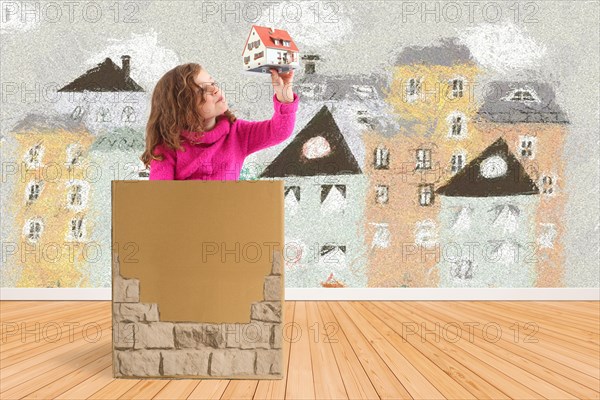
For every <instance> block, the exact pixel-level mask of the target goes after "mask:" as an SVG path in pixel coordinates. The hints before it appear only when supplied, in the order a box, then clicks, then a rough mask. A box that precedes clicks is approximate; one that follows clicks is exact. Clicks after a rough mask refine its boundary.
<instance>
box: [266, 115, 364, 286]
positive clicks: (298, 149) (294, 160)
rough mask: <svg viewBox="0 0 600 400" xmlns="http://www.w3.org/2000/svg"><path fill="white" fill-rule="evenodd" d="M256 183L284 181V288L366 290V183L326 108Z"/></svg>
mask: <svg viewBox="0 0 600 400" xmlns="http://www.w3.org/2000/svg"><path fill="white" fill-rule="evenodd" d="M260 178H261V179H272V178H276V179H282V178H283V179H284V180H285V225H286V245H285V249H286V254H285V263H286V268H287V269H286V282H287V283H286V285H287V286H288V287H321V286H322V287H330V286H331V285H330V284H331V281H332V280H335V281H336V282H337V284H336V285H335V286H345V287H365V286H366V283H367V281H366V274H365V268H364V265H365V246H364V243H363V240H364V238H363V233H362V229H361V228H362V223H361V220H362V215H363V207H364V190H365V177H364V175H363V174H362V171H361V169H360V167H359V165H358V163H357V162H356V159H355V158H354V156H353V154H352V152H351V151H350V148H349V147H348V145H347V143H346V140H345V138H344V135H343V134H342V132H341V131H340V129H339V127H338V125H337V123H336V121H335V119H334V118H333V115H332V114H331V112H330V111H329V109H328V108H327V107H326V106H323V107H322V108H321V109H320V110H319V112H318V113H317V114H316V115H315V116H314V117H313V118H312V119H311V120H310V121H309V123H308V124H307V125H306V126H305V127H304V128H303V129H302V130H301V131H300V132H298V134H297V135H296V136H295V137H294V138H293V140H292V141H291V142H290V143H289V144H288V145H287V146H286V147H285V148H284V149H283V150H282V151H281V153H280V154H279V155H278V156H277V157H276V158H275V159H274V160H273V161H272V162H271V163H270V164H269V165H268V166H267V167H266V168H265V170H264V171H263V173H262V174H261V175H260ZM332 274H333V275H332Z"/></svg>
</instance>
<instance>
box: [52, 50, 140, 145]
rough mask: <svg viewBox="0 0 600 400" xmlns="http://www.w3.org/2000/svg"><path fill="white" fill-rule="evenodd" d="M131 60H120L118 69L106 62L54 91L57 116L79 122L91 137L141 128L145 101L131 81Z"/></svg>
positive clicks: (125, 56)
mask: <svg viewBox="0 0 600 400" xmlns="http://www.w3.org/2000/svg"><path fill="white" fill-rule="evenodd" d="M130 62H131V57H130V56H128V55H123V56H121V66H120V67H119V66H118V65H117V64H115V63H114V62H113V61H112V60H111V59H110V58H108V57H107V58H106V59H105V60H104V61H103V62H101V63H99V64H98V65H97V66H96V67H94V68H91V69H89V70H87V71H86V72H85V73H84V74H83V75H81V76H79V77H77V78H76V79H75V80H73V81H72V82H70V83H69V84H67V85H65V86H63V87H62V88H60V89H59V90H58V92H59V93H60V94H61V95H60V96H59V97H58V101H57V102H56V108H57V110H58V112H60V113H66V114H69V115H70V118H71V119H73V120H76V121H82V122H83V123H84V124H85V125H86V126H87V127H88V129H89V130H90V131H91V132H93V133H94V134H98V133H101V132H106V131H108V130H110V129H112V128H116V127H119V126H136V125H144V124H145V119H146V117H147V116H146V113H147V108H148V103H149V102H148V99H147V98H146V94H145V92H144V89H143V88H142V87H141V86H140V85H138V84H137V83H136V82H135V80H134V79H133V78H132V77H131V64H130Z"/></svg>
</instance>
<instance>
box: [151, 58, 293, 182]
mask: <svg viewBox="0 0 600 400" xmlns="http://www.w3.org/2000/svg"><path fill="white" fill-rule="evenodd" d="M293 76H294V71H293V70H292V71H290V72H287V73H281V74H280V73H278V72H277V70H275V69H271V80H272V83H273V89H274V91H275V94H274V95H273V105H274V109H275V112H274V113H273V117H272V118H271V119H270V120H265V121H245V120H243V119H237V118H236V117H235V116H234V115H233V113H232V112H231V111H230V110H229V108H228V106H227V100H226V99H225V97H224V95H223V93H222V92H221V90H220V88H219V87H218V86H217V84H216V83H215V81H214V79H213V78H212V77H211V76H210V74H209V73H208V72H207V71H206V70H205V69H204V68H202V66H200V65H199V64H195V63H189V64H183V65H179V66H177V67H175V68H173V69H172V70H170V71H169V72H167V73H166V74H165V75H164V76H163V77H162V78H160V80H159V81H158V83H157V84H156V87H155V88H154V92H153V93H152V105H151V110H150V117H149V119H148V123H147V125H146V149H145V151H144V153H143V155H142V156H141V157H140V159H141V160H142V161H143V162H144V165H145V166H146V167H148V166H150V180H158V179H163V180H187V179H203V180H238V179H239V177H240V171H241V169H242V165H243V163H244V159H245V158H246V157H247V156H248V155H249V154H252V153H254V152H256V151H259V150H262V149H265V148H267V147H270V146H274V145H276V144H279V143H281V142H283V141H284V140H285V139H287V138H288V137H290V135H291V134H292V131H293V130H294V125H295V123H296V111H297V109H298V101H299V99H298V95H297V94H296V93H293V91H292V81H293Z"/></svg>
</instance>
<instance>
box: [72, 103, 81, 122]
mask: <svg viewBox="0 0 600 400" xmlns="http://www.w3.org/2000/svg"><path fill="white" fill-rule="evenodd" d="M82 116H83V108H81V106H77V107H75V109H74V110H73V112H72V113H71V119H73V120H75V121H79V120H81V117H82Z"/></svg>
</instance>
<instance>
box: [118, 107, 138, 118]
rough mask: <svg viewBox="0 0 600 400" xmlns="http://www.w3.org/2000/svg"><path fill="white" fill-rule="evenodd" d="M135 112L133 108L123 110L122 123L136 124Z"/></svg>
mask: <svg viewBox="0 0 600 400" xmlns="http://www.w3.org/2000/svg"><path fill="white" fill-rule="evenodd" d="M135 118H136V115H135V110H134V109H133V107H131V106H125V108H123V112H122V113H121V121H122V122H135Z"/></svg>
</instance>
